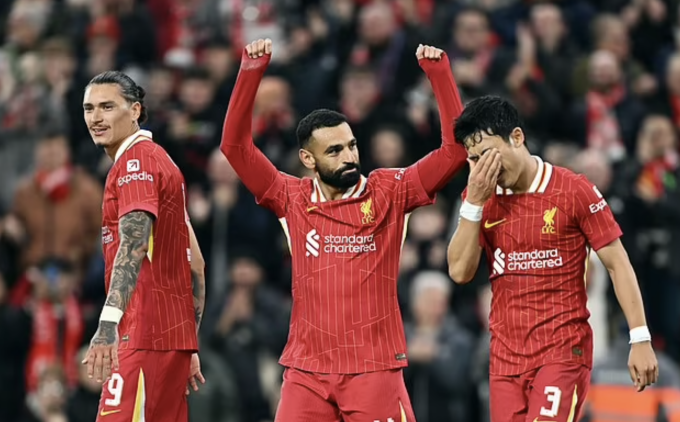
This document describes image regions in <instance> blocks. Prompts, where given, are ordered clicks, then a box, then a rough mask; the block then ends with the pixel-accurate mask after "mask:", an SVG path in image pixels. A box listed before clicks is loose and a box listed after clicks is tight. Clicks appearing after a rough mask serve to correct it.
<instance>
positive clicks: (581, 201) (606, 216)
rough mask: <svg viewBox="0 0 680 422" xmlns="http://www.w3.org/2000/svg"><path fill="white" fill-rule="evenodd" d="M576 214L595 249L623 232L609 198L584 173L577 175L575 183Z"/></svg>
mask: <svg viewBox="0 0 680 422" xmlns="http://www.w3.org/2000/svg"><path fill="white" fill-rule="evenodd" d="M574 214H575V217H576V221H577V222H578V225H579V228H580V229H581V231H582V232H583V234H584V235H585V237H586V239H587V240H588V243H589V244H590V246H591V247H592V248H593V250H595V251H597V250H599V249H600V248H602V247H604V246H607V245H608V244H610V243H611V242H613V241H615V240H616V239H618V238H619V237H621V235H622V234H623V232H622V231H621V228H620V227H619V224H618V223H617V222H616V219H615V218H614V214H612V210H611V208H609V205H608V204H607V200H606V199H604V197H603V196H602V194H601V193H600V191H599V190H598V189H597V187H596V186H595V185H593V184H592V183H591V182H590V181H589V180H588V179H587V178H586V177H585V176H583V175H580V176H578V177H577V179H576V183H575V185H574Z"/></svg>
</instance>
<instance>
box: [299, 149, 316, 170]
mask: <svg viewBox="0 0 680 422" xmlns="http://www.w3.org/2000/svg"><path fill="white" fill-rule="evenodd" d="M299 155H300V161H302V164H303V165H304V166H305V167H307V168H308V169H310V170H314V169H315V168H316V160H315V159H314V156H313V155H312V153H311V152H309V151H307V150H306V149H304V148H300V152H299Z"/></svg>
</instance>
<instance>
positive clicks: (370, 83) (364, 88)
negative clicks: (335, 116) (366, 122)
mask: <svg viewBox="0 0 680 422" xmlns="http://www.w3.org/2000/svg"><path fill="white" fill-rule="evenodd" d="M341 91H342V100H343V101H344V102H345V103H346V104H345V105H346V106H349V107H353V108H356V109H357V110H358V111H360V112H365V111H366V110H367V109H370V108H371V107H372V106H373V104H374V102H375V100H376V98H377V97H378V95H379V94H380V90H379V87H378V82H377V80H376V77H375V74H373V73H372V72H370V71H368V70H365V69H361V70H358V71H354V70H351V71H349V72H348V73H347V74H345V77H344V78H343V79H342V85H341Z"/></svg>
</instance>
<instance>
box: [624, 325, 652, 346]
mask: <svg viewBox="0 0 680 422" xmlns="http://www.w3.org/2000/svg"><path fill="white" fill-rule="evenodd" d="M647 341H652V334H651V333H650V332H649V328H647V326H646V325H643V326H641V327H635V328H632V329H631V330H630V341H629V344H637V343H644V342H647Z"/></svg>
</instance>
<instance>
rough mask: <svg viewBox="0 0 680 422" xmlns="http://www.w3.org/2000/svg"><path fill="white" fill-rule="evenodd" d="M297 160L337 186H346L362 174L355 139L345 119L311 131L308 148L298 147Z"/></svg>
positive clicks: (349, 186) (323, 180)
mask: <svg viewBox="0 0 680 422" xmlns="http://www.w3.org/2000/svg"><path fill="white" fill-rule="evenodd" d="M300 160H301V161H302V163H303V164H304V165H305V167H307V168H313V169H314V170H315V171H316V172H317V173H318V175H319V179H321V181H322V182H324V183H325V184H327V185H329V186H332V187H334V188H337V189H349V188H351V187H352V186H354V185H356V184H357V183H358V182H359V179H360V178H361V166H360V165H359V149H358V148H357V140H356V138H355V137H354V134H353V133H352V129H351V128H350V127H349V124H347V123H342V124H340V125H338V126H335V127H324V128H319V129H316V130H315V131H313V132H312V139H311V140H310V142H309V144H308V145H307V148H305V149H301V150H300Z"/></svg>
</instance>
